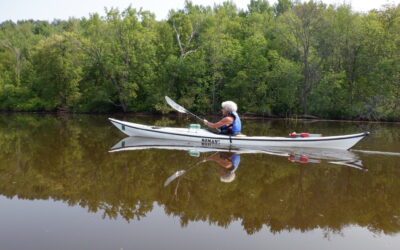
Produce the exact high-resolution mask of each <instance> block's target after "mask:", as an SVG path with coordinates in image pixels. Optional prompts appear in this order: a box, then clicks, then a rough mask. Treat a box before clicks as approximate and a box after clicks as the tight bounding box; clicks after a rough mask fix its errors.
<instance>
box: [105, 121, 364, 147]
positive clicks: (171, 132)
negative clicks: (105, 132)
mask: <svg viewBox="0 0 400 250" xmlns="http://www.w3.org/2000/svg"><path fill="white" fill-rule="evenodd" d="M108 119H109V120H110V121H111V123H112V124H114V125H115V126H116V127H117V128H118V129H119V130H121V132H123V133H125V134H126V135H128V136H139V137H149V138H157V139H166V140H178V141H188V142H197V143H201V144H202V145H204V146H210V145H216V146H217V145H222V146H225V145H228V146H237V147H241V146H256V147H300V148H304V147H306V148H330V149H341V150H347V149H349V148H351V147H353V146H354V145H355V144H357V142H359V141H360V140H361V139H363V138H364V137H365V136H367V135H369V132H364V133H359V134H351V135H339V136H323V137H272V136H234V135H222V134H216V133H213V132H211V131H209V130H206V129H190V128H173V127H159V126H148V125H143V124H138V123H132V122H126V121H120V120H116V119H113V118H108Z"/></svg>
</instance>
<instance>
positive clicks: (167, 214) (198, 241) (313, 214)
mask: <svg viewBox="0 0 400 250" xmlns="http://www.w3.org/2000/svg"><path fill="white" fill-rule="evenodd" d="M116 118H121V117H116ZM125 119H126V120H129V121H136V122H140V123H146V124H156V125H168V126H180V125H182V126H186V125H187V124H189V123H190V121H189V120H185V119H175V120H174V119H168V118H162V119H161V118H148V117H147V118H143V117H142V118H137V117H125ZM244 126H245V131H244V132H245V133H246V134H248V135H287V134H288V133H289V132H292V131H298V132H301V131H308V132H313V133H323V134H326V135H338V134H347V133H358V132H362V131H370V132H371V133H372V135H371V136H369V137H367V138H366V139H364V140H363V141H361V142H360V143H359V144H358V145H356V147H355V148H354V149H353V150H352V151H350V152H347V153H345V154H344V155H343V157H344V159H343V160H341V159H340V157H337V158H339V159H335V160H332V159H325V158H324V157H318V155H316V156H315V155H314V156H307V155H295V154H293V155H290V154H286V155H285V153H282V152H281V153H282V154H268V153H263V154H252V153H248V154H241V155H240V164H239V166H238V168H237V169H236V170H235V171H234V175H235V177H234V179H233V180H231V182H229V183H226V182H222V181H221V177H223V176H226V174H227V173H228V174H231V172H230V171H231V170H227V169H225V168H224V167H223V165H224V164H225V163H226V162H227V161H229V160H231V158H232V155H229V153H223V152H220V153H214V152H202V153H199V152H193V151H191V152H187V151H185V150H165V149H147V150H130V151H120V152H108V151H109V150H110V149H111V148H112V147H113V146H114V145H115V144H117V143H118V142H119V141H120V140H121V139H123V138H124V137H125V136H124V135H123V134H121V133H120V132H119V131H118V130H117V129H116V128H114V127H113V126H112V125H111V124H110V123H109V122H108V121H107V117H106V116H85V115H74V116H67V117H57V116H52V115H25V114H21V115H1V116H0V145H1V146H0V249H7V250H8V249H398V248H399V246H400V234H399V232H400V125H399V124H389V123H350V122H300V121H283V120H257V121H255V120H254V121H245V122H244ZM382 152H394V153H392V154H384V153H382ZM275 153H276V152H275ZM288 153H290V152H288ZM349 155H350V156H349ZM346 157H347V158H346ZM349 157H350V158H351V159H348V158H349ZM352 158H354V159H352ZM204 159H207V160H208V161H206V162H202V160H204ZM218 159H219V160H220V161H219V160H218ZM221 160H222V162H221ZM338 161H339V162H340V163H344V162H345V163H349V162H350V163H354V162H355V165H352V164H347V165H346V164H336V163H335V164H334V163H333V162H338ZM317 162H320V163H317ZM180 170H185V172H182V171H181V172H178V173H180V174H181V175H180V176H174V175H173V174H174V173H177V171H180ZM171 176H172V179H171ZM175 177H176V178H175ZM167 180H170V182H169V183H166V181H167ZM165 184H167V185H166V186H165Z"/></svg>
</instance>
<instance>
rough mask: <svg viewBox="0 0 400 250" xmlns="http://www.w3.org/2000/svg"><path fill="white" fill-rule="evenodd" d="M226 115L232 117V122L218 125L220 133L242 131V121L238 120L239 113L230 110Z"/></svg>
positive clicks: (229, 133) (231, 133)
mask: <svg viewBox="0 0 400 250" xmlns="http://www.w3.org/2000/svg"><path fill="white" fill-rule="evenodd" d="M228 115H229V116H232V117H233V123H232V124H228V125H224V126H222V127H220V130H221V134H225V135H237V134H240V132H241V131H242V122H241V121H240V118H239V115H238V114H237V113H236V112H230V113H229V114H228Z"/></svg>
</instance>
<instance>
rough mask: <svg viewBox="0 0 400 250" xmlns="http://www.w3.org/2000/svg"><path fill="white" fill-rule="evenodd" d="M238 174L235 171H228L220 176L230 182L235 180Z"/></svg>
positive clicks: (224, 180)
mask: <svg viewBox="0 0 400 250" xmlns="http://www.w3.org/2000/svg"><path fill="white" fill-rule="evenodd" d="M235 177H236V174H235V173H227V174H225V175H222V176H220V177H219V180H220V181H221V182H225V183H230V182H232V181H233V180H235Z"/></svg>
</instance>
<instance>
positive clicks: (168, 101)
mask: <svg viewBox="0 0 400 250" xmlns="http://www.w3.org/2000/svg"><path fill="white" fill-rule="evenodd" d="M165 100H166V101H167V103H168V105H169V106H171V108H173V109H175V110H176V111H178V112H179V113H187V110H186V109H185V108H184V107H182V106H180V105H179V104H177V103H176V102H174V101H173V100H172V99H171V98H169V97H168V96H165Z"/></svg>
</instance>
